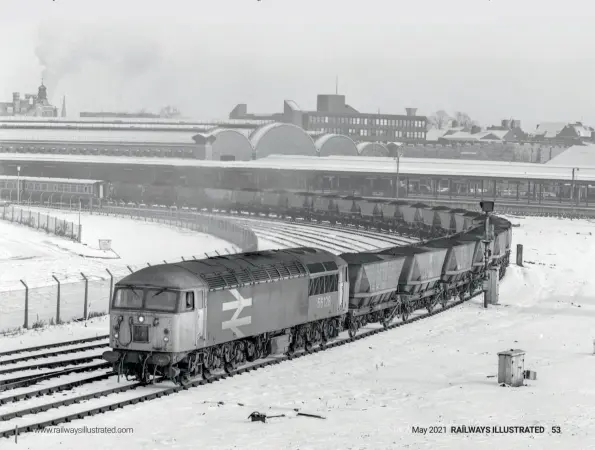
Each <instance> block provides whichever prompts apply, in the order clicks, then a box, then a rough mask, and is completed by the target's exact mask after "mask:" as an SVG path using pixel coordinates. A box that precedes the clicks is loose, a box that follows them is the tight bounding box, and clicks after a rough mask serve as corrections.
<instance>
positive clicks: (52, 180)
mask: <svg viewBox="0 0 595 450" xmlns="http://www.w3.org/2000/svg"><path fill="white" fill-rule="evenodd" d="M16 180H22V181H33V182H35V183H64V184H95V183H102V181H101V180H83V179H77V178H42V177H27V176H22V175H21V176H20V177H17V176H12V175H0V181H16Z"/></svg>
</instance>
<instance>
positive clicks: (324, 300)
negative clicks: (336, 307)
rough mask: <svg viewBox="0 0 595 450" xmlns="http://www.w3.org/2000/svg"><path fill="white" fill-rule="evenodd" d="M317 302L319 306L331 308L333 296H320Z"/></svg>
mask: <svg viewBox="0 0 595 450" xmlns="http://www.w3.org/2000/svg"><path fill="white" fill-rule="evenodd" d="M316 303H317V306H318V308H330V307H331V296H330V295H323V296H322V297H318V298H317V299H316Z"/></svg>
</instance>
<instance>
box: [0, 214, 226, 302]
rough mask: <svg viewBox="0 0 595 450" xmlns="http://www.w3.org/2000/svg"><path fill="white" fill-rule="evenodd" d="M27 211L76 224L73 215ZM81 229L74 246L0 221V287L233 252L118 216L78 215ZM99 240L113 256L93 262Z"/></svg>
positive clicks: (214, 241)
mask: <svg viewBox="0 0 595 450" xmlns="http://www.w3.org/2000/svg"><path fill="white" fill-rule="evenodd" d="M31 210H32V211H40V212H41V213H42V214H50V215H52V216H55V217H60V218H61V219H66V220H69V221H72V222H74V223H78V212H76V213H75V212H69V211H61V210H53V209H44V208H31ZM81 224H82V227H83V234H82V243H81V244H79V243H75V242H72V241H69V240H67V239H64V238H59V237H56V236H52V235H48V234H46V233H45V232H42V231H38V230H34V229H31V228H28V227H25V226H23V225H17V224H12V223H8V222H0V288H3V287H4V288H18V289H22V287H23V286H22V285H21V284H20V282H19V280H20V279H22V278H24V279H25V281H26V282H29V283H30V285H35V284H36V283H38V284H47V283H48V282H49V283H50V284H52V285H53V284H55V282H53V281H52V279H51V275H52V274H55V275H56V276H57V277H58V278H59V279H61V280H65V279H69V278H75V279H76V280H80V279H81V276H80V272H84V273H85V274H86V275H99V276H103V277H105V276H106V271H105V269H106V268H107V269H110V270H111V271H112V272H115V273H121V272H124V271H127V269H126V266H127V265H131V266H145V265H146V264H147V263H151V264H155V263H160V262H163V260H166V261H181V258H182V257H185V258H189V257H190V256H191V255H193V254H194V255H204V253H205V252H206V253H209V254H212V253H213V252H214V251H215V250H218V251H220V252H221V251H223V249H225V248H228V249H232V248H233V246H232V245H231V244H230V243H228V242H226V241H223V240H221V239H219V238H216V237H214V236H210V235H206V234H203V233H197V232H195V231H191V230H185V229H180V228H175V227H171V226H168V225H165V224H159V223H152V222H143V221H139V220H131V219H127V218H122V217H112V216H98V215H96V214H89V213H84V212H83V213H81ZM99 239H111V240H112V248H113V249H114V250H115V252H117V254H114V253H112V252H108V253H107V255H104V257H109V258H111V259H97V258H95V257H94V256H96V253H97V252H98V251H99V250H98V248H99V243H98V240H99ZM81 255H83V256H81ZM133 268H134V267H133ZM0 308H1V306H0Z"/></svg>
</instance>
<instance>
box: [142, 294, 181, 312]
mask: <svg viewBox="0 0 595 450" xmlns="http://www.w3.org/2000/svg"><path fill="white" fill-rule="evenodd" d="M179 296H180V295H179V292H175V291H170V290H168V289H147V295H146V297H145V308H146V309H152V310H157V311H170V312H174V311H175V310H176V307H177V306H178V298H179Z"/></svg>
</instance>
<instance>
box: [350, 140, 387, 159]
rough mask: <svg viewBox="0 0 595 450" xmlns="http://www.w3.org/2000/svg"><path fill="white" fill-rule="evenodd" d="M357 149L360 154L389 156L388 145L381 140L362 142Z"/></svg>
mask: <svg viewBox="0 0 595 450" xmlns="http://www.w3.org/2000/svg"><path fill="white" fill-rule="evenodd" d="M357 151H358V153H359V155H360V156H385V157H386V156H389V151H388V148H386V145H384V144H381V143H379V142H360V143H359V144H357Z"/></svg>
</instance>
